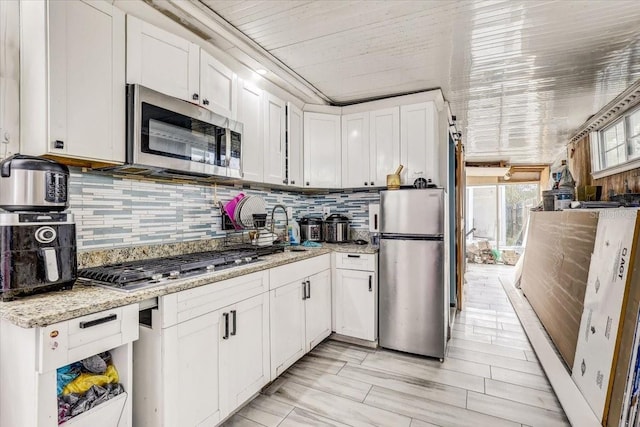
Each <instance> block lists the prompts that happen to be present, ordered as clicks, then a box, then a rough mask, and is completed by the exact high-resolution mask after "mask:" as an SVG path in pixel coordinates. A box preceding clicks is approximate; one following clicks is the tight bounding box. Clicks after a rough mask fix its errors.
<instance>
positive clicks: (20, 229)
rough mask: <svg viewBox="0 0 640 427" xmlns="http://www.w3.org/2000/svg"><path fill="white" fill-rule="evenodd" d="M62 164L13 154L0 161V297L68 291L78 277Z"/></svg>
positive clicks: (66, 175)
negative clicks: (0, 194)
mask: <svg viewBox="0 0 640 427" xmlns="http://www.w3.org/2000/svg"><path fill="white" fill-rule="evenodd" d="M68 179H69V170H68V168H67V167H66V166H64V165H61V164H60V163H57V162H54V161H52V160H49V159H43V158H40V157H32V156H23V155H19V154H17V155H15V156H12V157H9V158H8V159H6V160H4V161H3V162H2V163H0V193H2V197H0V208H2V209H4V212H3V211H0V298H1V299H2V300H3V301H7V300H12V299H14V298H16V297H19V296H26V295H32V294H34V293H39V292H46V291H53V290H60V289H71V288H72V287H73V284H74V283H75V281H76V279H77V273H78V267H77V259H76V253H77V246H76V226H75V223H74V222H73V215H72V214H70V213H66V212H64V209H66V208H67V207H68V206H69V203H68V193H67V183H68Z"/></svg>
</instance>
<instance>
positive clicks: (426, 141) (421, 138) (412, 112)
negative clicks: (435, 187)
mask: <svg viewBox="0 0 640 427" xmlns="http://www.w3.org/2000/svg"><path fill="white" fill-rule="evenodd" d="M400 122H401V123H400V127H401V131H400V139H401V148H400V151H401V153H402V164H403V165H404V170H403V172H402V174H401V178H402V184H413V182H414V181H415V180H416V179H417V178H425V179H432V180H433V181H434V183H436V184H438V177H439V170H438V112H437V109H436V106H435V104H434V103H433V102H423V103H420V104H412V105H404V106H402V107H401V109H400ZM440 185H441V183H440Z"/></svg>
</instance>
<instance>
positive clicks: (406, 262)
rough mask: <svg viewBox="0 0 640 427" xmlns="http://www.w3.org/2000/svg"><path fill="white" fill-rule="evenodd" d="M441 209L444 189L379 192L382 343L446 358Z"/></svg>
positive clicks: (381, 344) (443, 220)
mask: <svg viewBox="0 0 640 427" xmlns="http://www.w3.org/2000/svg"><path fill="white" fill-rule="evenodd" d="M444 209H445V193H444V190H443V189H435V188H434V189H409V190H389V191H381V192H380V275H379V284H378V286H379V295H380V300H379V342H380V346H381V347H385V348H390V349H394V350H400V351H405V352H408V353H415V354H421V355H425V356H431V357H437V358H440V359H444V353H445V347H446V339H447V321H446V316H447V315H448V305H449V304H448V300H447V297H448V289H447V288H446V283H445V257H446V253H445V241H444V237H445V215H444Z"/></svg>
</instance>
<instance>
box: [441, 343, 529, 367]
mask: <svg viewBox="0 0 640 427" xmlns="http://www.w3.org/2000/svg"><path fill="white" fill-rule="evenodd" d="M466 341H468V340H466ZM470 342H475V343H478V341H470ZM478 344H483V343H478ZM449 345H450V346H451V347H455V348H458V349H460V350H467V351H475V352H478V353H483V354H488V355H490V356H502V357H507V358H509V359H513V360H522V361H524V362H528V360H527V356H526V355H525V354H524V350H521V351H522V356H523V357H522V358H518V357H513V356H509V355H506V354H499V353H489V352H487V351H481V350H478V349H475V348H473V349H472V348H464V347H459V346H457V345H453V344H451V343H450V344H449ZM490 345H493V344H490ZM500 347H504V346H500ZM506 348H509V347H506ZM510 350H513V349H510Z"/></svg>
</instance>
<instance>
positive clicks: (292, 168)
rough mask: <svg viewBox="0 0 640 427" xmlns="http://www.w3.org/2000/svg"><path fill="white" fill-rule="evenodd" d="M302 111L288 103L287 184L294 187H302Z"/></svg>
mask: <svg viewBox="0 0 640 427" xmlns="http://www.w3.org/2000/svg"><path fill="white" fill-rule="evenodd" d="M302 132H303V128H302V110H301V109H299V108H298V107H296V106H295V105H293V104H292V103H290V102H288V103H287V147H288V149H287V154H288V155H287V162H288V163H287V182H288V184H289V185H292V186H294V187H302V186H303V185H302V183H303V179H304V177H303V176H302V165H303V162H304V160H303V156H302Z"/></svg>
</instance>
